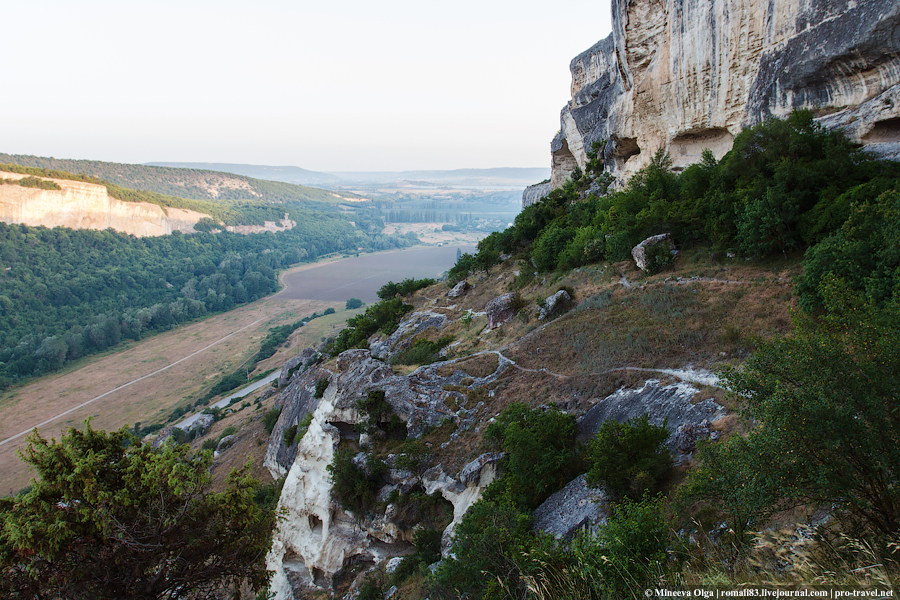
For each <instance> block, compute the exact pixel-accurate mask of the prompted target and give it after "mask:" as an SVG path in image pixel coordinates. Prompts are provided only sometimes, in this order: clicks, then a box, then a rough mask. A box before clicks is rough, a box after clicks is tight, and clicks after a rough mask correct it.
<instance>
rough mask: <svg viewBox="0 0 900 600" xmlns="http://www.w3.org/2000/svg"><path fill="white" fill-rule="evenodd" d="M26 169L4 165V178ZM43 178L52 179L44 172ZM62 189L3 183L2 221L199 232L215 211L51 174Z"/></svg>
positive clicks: (147, 232)
mask: <svg viewBox="0 0 900 600" xmlns="http://www.w3.org/2000/svg"><path fill="white" fill-rule="evenodd" d="M23 177H26V175H20V174H18V173H6V172H3V171H0V178H2V179H15V180H18V179H22V178H23ZM41 179H49V178H46V177H43V178H41ZM49 180H50V181H53V182H54V183H56V184H57V185H58V186H59V187H60V188H61V189H59V190H44V189H39V188H30V187H22V186H20V185H15V184H5V185H0V221H4V222H6V223H18V224H21V225H29V226H33V227H39V226H44V227H68V228H70V229H96V230H105V229H113V230H115V231H118V232H121V233H129V234H131V235H134V236H136V237H144V236H156V235H167V234H169V233H172V232H173V231H180V232H182V233H194V225H195V224H196V223H197V222H198V221H199V220H200V219H202V218H204V217H208V216H209V215H206V214H203V213H199V212H196V211H193V210H185V209H181V208H171V207H169V208H162V207H161V206H157V205H156V204H150V203H148V202H124V201H122V200H119V199H117V198H112V197H110V195H109V194H108V193H107V191H106V187H105V186H103V185H99V184H96V183H87V182H85V181H71V180H68V179H49Z"/></svg>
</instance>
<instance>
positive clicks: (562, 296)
mask: <svg viewBox="0 0 900 600" xmlns="http://www.w3.org/2000/svg"><path fill="white" fill-rule="evenodd" d="M571 301H572V296H570V295H569V292H567V291H566V290H559V291H558V292H556V293H555V294H553V295H552V296H550V297H548V298H547V299H546V300H544V304H543V306H538V319H540V320H541V321H543V320H544V319H546V318H548V317H552V316H553V315H554V314H555V313H556V312H557V311H558V310H559V309H560V308H562V307H563V306H565V305H566V304H567V303H568V302H571Z"/></svg>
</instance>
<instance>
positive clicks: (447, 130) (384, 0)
mask: <svg viewBox="0 0 900 600" xmlns="http://www.w3.org/2000/svg"><path fill="white" fill-rule="evenodd" d="M8 4H9V6H5V7H4V18H3V20H4V28H3V29H4V32H3V35H2V36H0V52H2V55H3V56H4V57H5V60H4V61H3V62H4V64H3V67H2V68H0V76H2V80H3V84H2V88H0V89H2V92H0V109H2V115H3V116H2V118H0V152H7V153H10V154H34V155H38V156H54V157H56V158H76V159H91V160H105V161H112V162H125V163H144V162H153V161H171V162H175V161H178V162H229V163H247V164H259V165H291V166H298V167H302V168H305V169H312V170H316V171H380V170H414V169H457V168H488V167H549V164H550V140H551V139H552V138H553V136H554V135H555V133H556V132H557V130H558V129H559V111H560V109H561V108H562V107H563V106H564V105H565V103H566V102H567V101H568V100H569V98H570V93H569V87H570V85H571V75H570V74H569V68H568V67H569V61H570V60H571V59H572V58H573V57H575V56H576V55H577V54H578V53H580V52H582V51H584V50H586V49H588V48H590V47H591V46H592V45H593V44H595V43H596V42H597V41H599V40H600V39H602V38H604V37H606V36H607V35H608V34H609V32H610V7H609V0H600V1H597V0H594V1H588V0H568V1H567V2H565V3H560V4H554V3H550V2H546V0H542V1H540V2H538V1H531V0H518V1H510V0H480V1H475V0H455V1H454V2H440V3H438V2H427V1H423V0H416V1H404V0H379V1H377V2H373V1H372V0H337V1H333V2H322V1H321V0H317V1H316V2H312V1H309V0H293V1H286V0H257V1H255V2H252V3H251V2H246V1H241V2H237V1H231V0H217V1H215V2H213V1H206V0H196V1H195V0H179V1H169V0H155V1H153V2H147V1H141V2H133V1H129V0H116V1H114V2H111V1H98V0H81V1H79V2H72V1H71V0H28V1H27V2H15V3H8Z"/></svg>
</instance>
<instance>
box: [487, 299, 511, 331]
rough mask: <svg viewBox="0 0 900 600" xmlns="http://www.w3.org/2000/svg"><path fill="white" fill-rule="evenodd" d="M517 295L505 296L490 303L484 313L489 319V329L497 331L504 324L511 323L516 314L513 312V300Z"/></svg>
mask: <svg viewBox="0 0 900 600" xmlns="http://www.w3.org/2000/svg"><path fill="white" fill-rule="evenodd" d="M515 297H516V295H515V294H513V293H510V294H503V295H502V296H497V297H496V298H494V299H493V300H491V301H489V302H488V303H487V304H485V306H484V312H486V313H487V317H488V328H489V329H496V328H497V327H500V325H502V324H503V323H506V322H507V321H509V320H510V319H511V318H512V317H513V315H514V314H515V313H514V311H513V299H514V298H515Z"/></svg>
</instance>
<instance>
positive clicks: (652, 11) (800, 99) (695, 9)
mask: <svg viewBox="0 0 900 600" xmlns="http://www.w3.org/2000/svg"><path fill="white" fill-rule="evenodd" d="M612 18H613V19H612V20H613V32H612V34H610V36H609V37H608V38H606V39H604V40H602V41H600V42H598V43H597V44H595V45H594V46H593V47H591V48H589V49H588V50H586V51H585V52H583V53H581V54H579V55H578V56H576V57H575V58H574V59H573V60H572V62H571V64H570V66H569V69H570V71H571V73H572V88H571V91H572V99H571V100H570V101H569V103H568V104H567V105H566V106H565V108H563V110H562V112H561V115H560V133H559V134H557V136H556V137H555V138H554V139H553V141H552V143H551V153H552V159H551V162H552V170H553V172H552V176H551V183H552V186H553V188H557V187H559V186H560V185H562V184H563V183H564V182H565V180H566V179H567V178H568V177H569V175H570V174H571V173H572V171H573V170H574V168H575V167H576V166H580V167H581V168H582V169H584V168H585V165H586V161H587V152H588V151H589V150H590V149H591V147H592V144H593V143H594V142H600V141H602V140H608V142H607V144H606V146H605V148H604V149H603V154H602V156H603V159H604V163H605V165H606V168H607V169H608V170H609V171H610V172H611V173H612V174H613V175H615V176H616V177H617V178H619V179H620V180H624V179H627V178H628V177H630V176H631V175H632V174H634V173H635V172H637V170H638V169H640V168H642V167H644V166H646V165H647V164H648V163H649V161H650V158H651V157H652V156H653V154H654V153H655V152H656V151H657V150H658V149H664V150H666V151H668V152H669V154H670V155H671V157H672V160H673V164H674V166H675V167H676V168H683V167H685V166H687V165H690V164H693V163H695V162H698V161H699V159H700V157H701V154H702V152H703V150H704V149H705V148H709V149H710V150H712V152H713V154H714V155H715V156H716V158H721V157H722V156H723V155H724V154H725V153H726V152H727V151H728V150H730V149H731V146H732V143H733V140H734V136H735V135H737V134H738V133H739V132H740V131H741V129H742V128H743V127H747V126H751V125H755V124H757V123H760V122H762V121H763V120H765V119H766V118H767V117H769V116H775V117H779V118H784V117H786V116H787V115H788V114H790V112H791V111H792V110H794V109H798V108H808V109H811V110H814V111H817V114H819V115H820V116H819V121H820V122H821V123H822V124H824V125H826V126H828V127H840V128H843V129H844V131H845V132H846V133H847V135H848V137H850V139H851V140H853V141H855V142H860V143H862V144H865V145H866V146H867V147H868V148H871V149H873V150H874V151H876V152H877V153H879V154H880V155H882V156H885V157H895V158H896V157H900V98H898V95H900V87H898V86H900V34H898V31H900V4H898V3H897V1H896V0H866V1H865V2H863V1H860V0H804V1H800V0H773V1H771V2H767V3H762V2H746V1H743V0H614V1H613V2H612Z"/></svg>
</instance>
